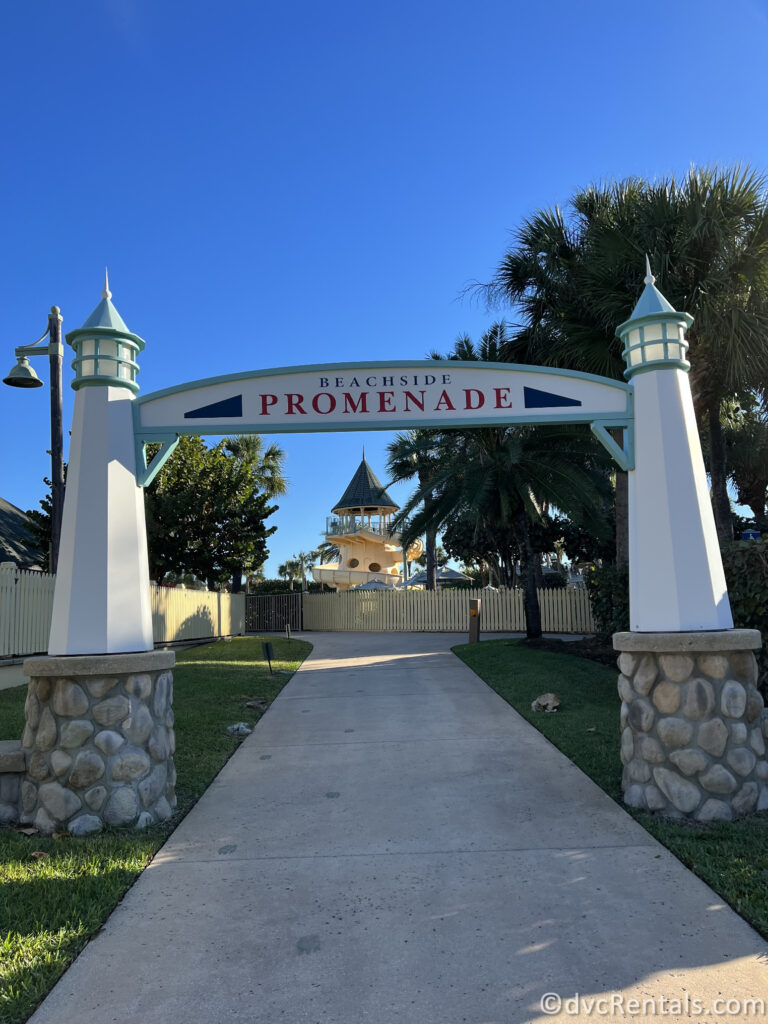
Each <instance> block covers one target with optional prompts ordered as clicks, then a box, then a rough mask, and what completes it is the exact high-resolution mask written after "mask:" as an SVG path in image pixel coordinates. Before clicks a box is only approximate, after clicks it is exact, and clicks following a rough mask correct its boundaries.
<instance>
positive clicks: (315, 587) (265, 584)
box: [248, 580, 323, 594]
mask: <svg viewBox="0 0 768 1024" xmlns="http://www.w3.org/2000/svg"><path fill="white" fill-rule="evenodd" d="M322 591H323V585H322V583H316V582H315V580H307V592H308V593H310V594H320V593H322ZM248 593H249V594H291V593H294V594H296V593H298V591H297V590H296V589H295V588H294V590H291V585H290V583H289V581H288V580H251V581H250V582H249V584H248Z"/></svg>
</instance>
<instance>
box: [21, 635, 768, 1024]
mask: <svg viewBox="0 0 768 1024" xmlns="http://www.w3.org/2000/svg"><path fill="white" fill-rule="evenodd" d="M307 639H310V640H311V642H312V643H313V644H314V651H313V653H312V655H311V656H310V658H309V659H308V661H307V662H305V664H304V666H303V667H302V669H301V670H300V671H299V672H298V673H297V675H296V676H295V677H294V678H293V679H292V680H291V682H290V683H289V684H288V686H287V687H286V688H285V690H284V691H283V693H282V694H281V696H280V697H279V698H278V700H277V701H276V702H275V703H274V704H273V706H272V707H271V708H270V710H269V711H268V712H267V714H266V715H265V716H264V718H263V719H262V721H261V722H260V723H259V725H258V727H257V728H256V730H255V731H254V733H253V735H252V736H250V737H249V738H248V739H247V740H246V741H245V742H244V743H243V745H242V747H241V748H240V750H239V751H238V752H237V753H236V754H235V756H234V757H233V758H232V759H231V760H230V762H229V764H228V765H227V766H226V767H225V768H224V770H223V771H222V772H221V774H220V775H219V776H218V778H217V779H216V781H215V782H214V784H213V785H212V786H211V788H210V789H209V790H208V792H207V793H206V794H205V796H204V797H203V799H202V800H201V801H200V802H199V803H198V804H197V806H196V807H195V808H194V810H193V811H192V812H191V813H190V814H189V815H188V817H187V818H186V819H185V821H184V822H182V824H181V826H180V827H179V828H178V830H177V831H176V832H175V833H174V834H173V836H171V838H170V840H169V842H168V843H167V844H166V846H165V847H164V848H163V849H162V851H161V852H160V853H159V854H158V856H157V857H156V858H155V860H154V862H153V863H152V865H151V866H150V867H149V868H148V869H147V871H145V872H144V874H143V875H142V876H141V878H140V879H139V881H138V882H137V884H136V885H135V886H134V888H133V889H132V890H131V891H130V893H129V894H128V896H127V897H126V898H125V900H124V901H123V903H122V904H121V906H120V907H118V909H117V910H116V911H115V912H114V913H113V914H112V916H111V918H110V919H109V921H108V922H107V925H106V928H105V929H104V931H103V933H102V934H101V935H100V936H99V937H98V938H96V939H95V940H94V941H92V942H91V943H90V945H89V946H88V947H87V949H86V950H85V951H84V952H83V954H82V955H81V956H80V957H79V959H78V960H77V962H76V963H75V964H74V966H73V967H72V968H71V969H70V970H69V971H68V972H67V974H66V975H65V976H64V978H63V979H62V980H61V981H60V982H59V984H58V985H57V986H56V988H55V989H54V991H53V992H52V993H51V995H50V996H49V997H48V999H47V1000H46V1001H45V1002H44V1003H43V1005H42V1006H41V1007H40V1009H39V1010H38V1011H37V1013H36V1014H35V1015H34V1016H33V1018H32V1020H33V1021H34V1024H54V1022H55V1024H75V1022H77V1024H115V1022H117V1024H129V1022H130V1024H198V1022H199V1024H219V1022H221V1024H224V1022H227V1024H239V1022H243V1024H244V1022H248V1024H280V1022H286V1024H400V1022H403V1024H466V1022H470V1024H518V1022H523V1021H542V1020H562V1021H574V1020H583V1021H586V1020H606V1021H623V1020H630V1019H635V1020H636V1019H638V1016H639V1017H643V1018H645V1019H649V1020H655V1019H658V1020H663V1021H665V1022H672V1021H682V1020H689V1019H691V1018H690V1017H689V1016H688V1015H687V1014H686V1013H684V1012H679V1013H678V1012H675V1006H674V1004H673V1003H670V1002H667V1003H662V1002H661V1000H662V998H663V999H666V1000H668V1001H669V1000H675V999H676V1000H685V999H686V998H687V999H688V1000H694V999H698V1000H700V1001H701V1004H702V1007H703V1009H704V1010H705V1011H706V1010H709V1009H711V1008H712V1007H713V1006H714V1012H712V1013H706V1012H705V1013H704V1014H703V1015H702V1014H692V1015H691V1016H693V1017H694V1018H695V1019H697V1020H700V1021H709V1022H712V1021H718V1022H720V1021H741V1020H744V1021H747V1020H749V1021H753V1022H754V1021H755V1020H756V1019H757V1020H760V1019H765V1018H764V1017H761V1016H760V1015H759V1014H757V1015H756V1014H754V1013H751V1012H750V1011H749V1009H748V1008H747V1009H746V1010H743V1011H741V1012H738V1013H730V1014H729V1013H728V1012H727V1011H726V1008H723V1009H722V1010H720V1011H718V1008H717V1006H719V1004H717V1006H716V1005H715V1001H716V1000H718V999H726V1000H727V999H733V1000H737V999H738V1000H742V1001H743V1000H745V999H747V998H750V997H752V998H763V999H766V1000H768V957H767V956H766V948H767V947H768V943H766V942H765V941H764V940H762V939H761V938H760V937H759V936H758V935H757V934H756V933H755V932H754V931H753V930H752V929H751V928H749V927H748V926H747V925H746V924H745V923H744V922H743V921H742V920H741V919H740V918H739V917H738V916H737V915H736V914H734V913H733V911H731V910H730V909H729V908H728V907H726V906H724V905H723V903H722V901H721V900H720V899H719V898H718V897H717V896H716V895H715V894H714V893H713V892H712V891H711V890H710V889H709V888H708V887H707V886H706V885H704V884H703V883H702V882H700V881H699V880H698V879H697V878H695V877H694V876H693V875H692V874H691V873H690V872H688V871H687V870H686V869H685V868H683V867H682V866H681V865H680V863H679V862H678V861H677V860H676V859H675V858H674V857H673V856H672V855H671V854H669V853H667V852H666V850H664V849H663V848H662V847H660V846H659V845H658V844H657V843H655V842H654V841H653V840H652V839H651V837H650V836H649V835H648V834H647V833H646V832H645V831H644V829H642V828H641V827H640V826H639V825H637V824H636V823H635V822H634V821H633V820H632V818H630V817H629V816H628V815H627V814H625V813H624V812H623V811H622V809H621V808H620V807H619V806H618V805H616V804H615V803H614V802H613V801H611V800H610V799H609V798H608V797H607V796H605V794H603V792H602V791H601V790H599V789H598V788H597V787H596V786H595V785H594V784H593V783H592V782H591V781H590V780H589V779H587V778H586V776H584V775H583V774H582V773H581V772H580V771H579V770H578V769H577V768H575V767H574V766H573V765H572V764H571V763H570V762H569V761H568V760H567V759H566V758H564V757H563V756H562V755H561V754H560V753H558V751H557V750H555V748H554V747H552V746H551V745H550V744H549V743H548V742H547V741H546V740H545V739H544V738H543V737H542V736H541V735H540V734H539V733H538V732H536V731H535V730H534V729H533V728H532V727H531V726H529V725H528V724H527V723H526V722H525V721H524V720H523V719H521V718H520V717H519V716H518V715H517V714H516V713H515V712H514V711H513V710H512V709H511V708H510V707H509V706H508V705H507V704H505V703H504V701H502V700H501V698H499V697H498V696H496V694H495V693H493V692H492V691H491V690H489V689H488V688H487V687H486V686H485V684H484V683H482V682H481V681H480V680H479V679H478V678H477V677H476V676H475V675H474V674H473V673H472V672H471V671H469V669H467V668H466V667H465V666H464V665H463V664H462V663H461V662H460V661H459V660H458V659H457V658H455V657H454V656H453V655H452V654H451V653H450V647H451V645H452V644H454V643H457V642H462V641H463V639H464V638H463V637H457V636H451V635H445V634H442V635H440V634H405V635H395V634H381V633H379V634H338V633H336V634H332V635H331V634H311V635H308V636H307ZM617 728H618V723H617ZM547 992H552V993H557V994H559V995H560V996H561V997H562V998H563V1000H568V999H570V1000H571V1003H570V1004H567V1003H565V1004H564V1006H563V1009H562V1012H561V1013H560V1014H555V1015H550V1016H546V1015H544V1014H542V1012H541V1009H540V1000H541V997H542V995H543V994H544V993H547ZM577 993H578V994H579V995H580V996H581V998H582V1003H581V1004H580V1006H579V1007H578V1012H573V1013H570V1012H568V1010H569V1009H570V1010H576V1009H577V1007H576V1005H575V1003H574V1002H573V1000H574V999H575V997H576V994H577ZM612 993H616V995H615V996H614V997H613V998H614V1009H613V1011H611V1012H605V1010H606V1008H607V1006H606V1005H603V1006H602V1009H603V1012H602V1013H600V1012H598V1011H599V1010H600V1009H601V1006H600V1005H598V1006H596V1007H594V1008H592V1010H591V1011H590V1010H589V1005H588V1003H587V1002H586V1000H588V999H589V998H599V997H602V998H606V999H610V998H611V994H612ZM631 998H637V999H641V1000H642V999H646V1000H654V1001H655V1002H654V1003H646V1006H645V1013H639V1014H638V1013H637V1012H635V1013H633V1012H632V1010H633V1009H634V1008H633V1007H631V1006H630V1004H629V1003H628V1000H630V999H631ZM620 999H623V1000H625V1002H624V1004H623V1007H622V1005H621V1004H620V1003H619V1002H617V1000H620ZM554 1005H555V1004H554V1003H553V1006H554ZM742 1005H743V1003H742ZM735 1008H736V1007H735V1004H733V1005H732V1006H731V1009H735ZM654 1009H655V1011H656V1012H651V1011H652V1010H654Z"/></svg>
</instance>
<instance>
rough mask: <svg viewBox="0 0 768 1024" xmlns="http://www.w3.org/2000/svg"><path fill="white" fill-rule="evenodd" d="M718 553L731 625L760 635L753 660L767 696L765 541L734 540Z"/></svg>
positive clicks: (767, 571) (767, 558)
mask: <svg viewBox="0 0 768 1024" xmlns="http://www.w3.org/2000/svg"><path fill="white" fill-rule="evenodd" d="M722 554H723V568H724V569H725V579H726V582H727V584H728V597H729V598H730V602H731V612H732V614H733V624H734V626H736V627H737V628H739V629H759V630H760V633H761V634H762V637H763V647H762V649H761V650H760V651H759V652H758V657H757V662H758V667H759V685H760V689H761V690H762V691H763V695H764V696H765V697H768V647H767V646H766V644H768V541H765V540H739V541H734V543H732V544H726V545H725V547H724V548H723V552H722Z"/></svg>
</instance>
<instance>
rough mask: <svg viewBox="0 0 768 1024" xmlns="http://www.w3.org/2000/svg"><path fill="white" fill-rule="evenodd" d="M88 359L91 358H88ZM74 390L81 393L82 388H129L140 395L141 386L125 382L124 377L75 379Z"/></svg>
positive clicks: (73, 382) (132, 382)
mask: <svg viewBox="0 0 768 1024" xmlns="http://www.w3.org/2000/svg"><path fill="white" fill-rule="evenodd" d="M86 358H90V357H89V356H86ZM71 386H72V390H73V391H79V390H80V388H103V387H109V388H128V390H129V391H132V392H133V393H134V395H136V394H138V391H139V385H138V384H137V383H136V381H135V380H123V378H122V377H75V379H74V380H73V381H72V385H71Z"/></svg>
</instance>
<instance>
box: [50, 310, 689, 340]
mask: <svg viewBox="0 0 768 1024" xmlns="http://www.w3.org/2000/svg"><path fill="white" fill-rule="evenodd" d="M669 323H673V324H679V323H682V324H684V325H685V329H686V330H688V328H689V327H690V326H691V324H692V323H693V317H692V316H691V314H690V313H648V314H646V315H645V316H639V317H637V318H630V319H629V320H625V321H624V323H623V324H619V326H618V327H617V328H616V334H617V335H618V336H619V337H620V338H621V339H622V340H623V338H624V335H625V334H626V333H627V331H631V330H632V329H633V328H635V327H643V326H644V325H645V324H669ZM67 337H69V335H67Z"/></svg>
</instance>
